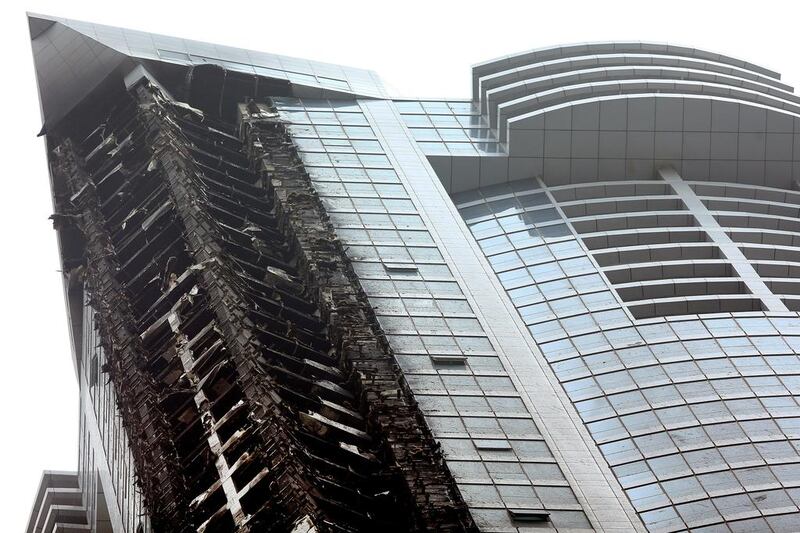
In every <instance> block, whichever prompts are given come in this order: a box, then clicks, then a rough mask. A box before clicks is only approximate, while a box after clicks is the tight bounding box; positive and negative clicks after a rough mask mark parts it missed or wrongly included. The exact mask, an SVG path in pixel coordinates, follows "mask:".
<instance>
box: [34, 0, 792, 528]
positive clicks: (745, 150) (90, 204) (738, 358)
mask: <svg viewBox="0 0 800 533" xmlns="http://www.w3.org/2000/svg"><path fill="white" fill-rule="evenodd" d="M29 21H30V27H31V39H32V44H33V50H34V57H35V62H36V72H37V79H38V83H39V93H40V101H41V105H42V115H43V122H44V127H43V133H44V134H45V135H46V141H47V149H48V151H47V153H48V158H49V163H50V171H51V183H52V190H53V198H54V206H55V213H54V215H53V221H54V225H55V227H56V229H57V231H58V235H59V244H60V248H61V257H62V262H63V269H64V272H65V281H64V286H65V294H66V298H67V304H68V310H69V315H70V324H71V328H72V338H73V342H74V349H73V352H74V355H75V363H76V370H77V374H78V379H79V382H80V390H81V447H80V449H81V453H80V460H79V468H78V473H77V474H76V475H69V474H64V473H51V474H48V475H45V477H44V478H43V483H42V488H41V490H40V493H39V495H38V496H37V499H36V504H35V506H34V510H33V513H32V517H31V522H30V525H29V531H30V532H34V531H52V530H54V529H53V528H54V527H61V528H62V530H64V531H69V530H70V529H69V528H70V527H72V528H73V529H74V530H81V531H85V530H87V529H88V530H91V531H101V532H105V531H114V532H115V533H117V532H130V533H134V532H137V533H138V532H140V531H141V532H145V531H151V530H153V531H296V532H306V531H320V532H322V531H378V530H381V529H384V530H389V531H426V530H427V531H473V530H481V531H503V532H505V531H521V530H525V529H529V528H543V529H553V530H557V531H562V532H566V531H589V530H597V531H619V532H622V531H625V532H627V531H645V530H650V531H686V530H691V531H703V532H712V531H714V532H716V531H728V532H730V531H787V532H788V531H797V530H798V528H800V509H798V505H800V452H799V451H798V446H800V441H798V439H799V438H800V407H798V404H797V403H796V400H795V397H796V396H797V395H798V394H799V393H800V377H798V376H800V362H799V361H798V359H797V354H796V352H797V348H798V346H800V337H798V335H800V317H798V314H797V311H798V310H800V305H799V302H800V290H799V289H798V287H800V284H798V281H799V280H800V274H798V272H800V192H797V189H798V184H797V180H798V179H800V99H798V97H796V96H795V95H794V94H793V93H792V90H791V88H790V87H788V86H786V85H785V84H783V83H782V82H781V81H780V76H779V75H778V74H776V73H774V72H771V71H768V70H766V69H763V68H761V67H758V66H756V65H752V64H750V63H747V62H744V61H740V60H737V59H733V58H730V57H726V56H722V55H719V54H713V53H709V52H704V51H700V50H695V49H691V48H685V47H677V46H671V45H661V44H647V43H629V42H625V43H608V44H583V45H572V46H562V47H558V48H548V49H542V50H534V51H530V52H525V53H521V54H517V55H513V56H508V57H505V58H501V59H498V60H495V61H490V62H487V63H483V64H479V65H477V66H475V67H474V69H473V98H472V99H471V100H435V101H433V100H430V101H428V100H424V101H420V100H408V99H396V98H395V99H393V98H392V97H390V96H389V95H388V94H387V93H386V91H385V90H384V89H383V87H382V86H381V84H380V81H379V79H378V77H377V76H376V75H375V74H374V73H372V72H369V71H364V70H359V69H352V68H345V67H340V66H335V65H328V64H321V63H315V62H310V61H306V60H300V59H295V58H288V57H283V56H275V55H270V54H264V53H260V52H253V51H247V50H241V49H233V48H229V47H224V46H219V45H211V44H207V43H200V42H195V41H187V40H183V39H176V38H171V37H164V36H159V35H151V34H145V33H141V32H135V31H130V30H123V29H119V28H109V27H105V26H98V25H94V24H87V23H82V22H75V21H70V20H63V19H53V18H50V17H43V16H39V15H31V16H30V18H29ZM56 524H61V525H60V526H57V525H56ZM67 524H73V525H71V526H70V525H67ZM55 530H58V529H55Z"/></svg>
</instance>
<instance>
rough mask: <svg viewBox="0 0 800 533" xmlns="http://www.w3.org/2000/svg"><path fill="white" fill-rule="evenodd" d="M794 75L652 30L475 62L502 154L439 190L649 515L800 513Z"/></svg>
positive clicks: (683, 523)
mask: <svg viewBox="0 0 800 533" xmlns="http://www.w3.org/2000/svg"><path fill="white" fill-rule="evenodd" d="M779 80H780V75H778V74H777V73H775V72H771V71H769V70H767V69H764V68H761V67H758V66H756V65H753V64H751V63H747V62H744V61H740V60H736V59H733V58H729V57H726V56H721V55H718V54H712V53H708V52H703V51H699V50H694V49H689V48H682V47H673V46H669V45H649V44H643V43H616V44H588V45H574V46H567V47H561V48H553V49H543V50H536V51H532V52H526V53H522V54H517V55H513V56H508V57H506V58H501V59H499V60H496V61H493V62H489V63H484V64H480V65H477V66H476V67H475V68H474V70H473V94H474V97H475V100H476V102H475V105H476V110H479V111H480V112H481V114H482V115H483V118H484V120H485V121H486V123H487V125H488V127H489V128H491V129H492V130H494V132H495V134H496V137H497V139H498V141H499V142H500V143H502V145H503V146H504V147H505V149H506V153H507V158H508V172H507V174H506V175H505V176H500V175H499V173H495V174H494V175H491V174H490V173H486V174H485V175H482V176H480V179H479V180H478V184H479V185H478V187H476V188H473V189H472V190H466V189H467V188H466V187H460V186H459V185H458V176H457V173H456V172H453V173H451V175H450V176H449V181H445V186H446V187H447V188H448V189H449V190H450V193H451V197H452V198H453V200H454V203H455V204H456V206H457V207H458V209H459V211H460V213H461V215H462V217H463V219H464V221H465V222H466V224H467V226H468V227H469V230H470V232H471V233H472V235H473V237H474V238H475V240H476V241H477V244H478V246H479V247H480V249H481V250H482V251H483V254H484V255H485V257H486V258H487V261H488V263H489V265H490V268H491V269H492V270H493V271H494V272H495V274H496V276H497V278H498V280H499V281H500V283H501V284H502V286H503V287H504V289H505V292H506V294H507V295H508V297H509V300H510V301H511V303H512V304H513V306H514V307H515V308H516V310H517V313H518V315H519V316H520V318H521V319H522V320H523V321H524V322H525V325H526V326H527V328H528V331H529V333H530V335H531V337H532V338H533V339H534V340H535V342H536V345H537V347H538V348H539V350H541V352H542V354H543V356H544V358H545V359H546V360H547V362H548V363H549V367H550V369H551V370H552V372H553V374H554V375H555V376H556V378H557V380H558V381H559V382H560V383H561V385H562V387H563V389H564V391H565V393H566V395H567V396H568V397H569V399H570V401H571V402H572V404H573V406H574V407H575V409H576V411H577V412H578V414H579V416H580V418H581V419H582V421H583V423H584V424H585V426H586V428H587V429H588V431H589V433H590V434H591V436H592V438H593V439H594V442H595V443H596V445H597V446H598V448H599V449H600V450H601V452H602V454H603V456H604V457H605V459H606V461H607V462H608V464H609V466H610V467H611V468H612V470H613V472H614V474H615V475H616V477H617V479H618V481H619V483H620V485H621V486H622V487H623V489H624V491H625V493H626V494H627V496H628V498H629V499H630V501H631V503H632V504H633V506H634V508H635V509H636V510H637V512H638V513H639V516H640V517H641V519H642V521H643V522H644V524H645V526H646V527H647V528H648V529H649V530H650V531H703V532H711V531H713V532H717V531H720V532H722V531H725V532H731V531H784V532H790V531H796V530H797V529H798V524H800V507H799V506H800V441H798V439H800V406H799V405H798V403H797V397H798V395H799V394H800V375H799V374H800V360H798V357H797V353H798V349H799V348H800V316H798V313H797V311H798V310H800V305H799V304H800V285H799V284H798V282H800V193H798V192H797V190H796V189H797V178H798V171H800V165H798V159H799V158H800V137H799V136H800V120H798V117H800V115H798V110H800V109H799V108H798V105H797V104H798V98H797V97H796V96H795V95H794V94H793V93H792V92H791V91H792V89H791V87H789V86H787V85H785V84H783V83H781V82H780V81H779ZM451 166H452V167H453V168H455V167H456V166H457V163H456V162H455V160H453V161H452V162H451Z"/></svg>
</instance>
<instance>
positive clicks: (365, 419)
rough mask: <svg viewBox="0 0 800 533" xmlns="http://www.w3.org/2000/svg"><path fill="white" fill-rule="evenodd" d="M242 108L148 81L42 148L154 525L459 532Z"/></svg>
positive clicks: (303, 184) (329, 255)
mask: <svg viewBox="0 0 800 533" xmlns="http://www.w3.org/2000/svg"><path fill="white" fill-rule="evenodd" d="M265 111H266V112H265ZM241 113H242V117H241V118H242V121H241V127H240V130H239V132H237V131H236V130H235V129H234V128H233V127H232V126H231V125H230V124H226V123H221V122H217V121H216V119H214V118H211V117H209V116H208V115H206V114H204V113H203V112H198V111H197V110H196V109H194V108H193V107H190V106H188V105H186V104H182V103H179V102H174V101H172V100H170V99H169V98H167V97H166V96H164V95H163V94H162V93H161V92H160V91H159V89H158V88H156V87H155V86H153V85H151V84H149V83H147V82H146V81H143V82H141V83H140V84H138V85H136V86H135V87H134V88H133V89H132V90H131V93H130V94H129V95H128V96H127V100H126V101H125V102H120V105H119V106H118V107H117V109H116V110H115V111H114V112H113V113H112V114H111V115H110V116H109V117H107V118H106V119H105V120H103V121H102V124H101V125H100V126H99V127H97V128H96V129H95V131H94V132H93V133H92V134H91V135H89V136H88V137H87V138H86V139H84V140H82V141H80V142H75V141H71V140H66V141H65V142H63V143H62V144H61V145H60V146H59V147H58V148H57V149H56V150H54V152H53V155H52V158H51V159H52V164H53V172H54V175H58V176H59V178H60V179H63V180H64V182H65V183H66V184H67V186H68V187H67V188H68V194H66V195H63V197H59V198H58V199H57V210H58V213H57V214H56V215H54V223H58V224H59V225H60V226H62V227H63V226H68V227H71V228H73V230H74V233H76V234H79V235H80V236H81V239H82V241H83V249H84V252H85V257H84V258H83V260H81V261H77V262H76V264H75V266H74V269H75V271H76V272H79V273H80V277H79V279H80V280H83V281H84V282H85V287H86V290H87V291H88V292H89V294H90V302H91V305H92V307H93V308H94V310H95V312H96V314H97V323H98V327H99V330H100V331H99V333H100V337H101V339H102V343H103V348H104V349H105V352H106V354H108V360H109V364H108V365H107V368H106V370H107V372H108V374H109V378H110V379H111V380H112V381H113V383H114V385H115V387H116V390H117V397H118V402H119V406H118V407H119V411H120V414H121V417H122V420H123V423H124V425H125V427H126V429H127V431H128V434H129V435H130V436H131V446H132V451H133V454H134V457H135V461H136V467H137V472H138V476H139V479H138V481H139V484H140V486H141V489H142V492H143V494H144V496H145V500H146V502H147V505H148V510H149V512H150V514H151V520H152V524H153V527H154V529H155V530H156V531H165V532H166V531H170V532H172V531H175V532H180V531H197V532H205V531H208V532H211V531H237V532H245V531H259V532H260V531H298V532H299V531H320V532H321V531H342V532H355V531H381V530H383V531H431V530H436V531H462V530H471V529H474V525H473V523H472V521H471V518H470V516H469V514H468V512H467V510H466V507H465V505H464V503H463V501H462V500H461V498H460V496H459V493H458V490H457V488H456V486H455V483H454V482H453V480H452V478H451V476H450V474H449V472H448V470H447V468H446V466H445V465H444V462H443V459H442V457H441V454H440V452H439V451H438V447H437V445H436V443H435V441H434V440H433V438H432V436H431V433H430V431H429V430H428V428H427V427H426V425H425V422H424V419H423V417H422V415H421V413H420V411H419V409H418V408H417V405H416V403H415V402H414V400H413V397H412V395H411V393H410V390H409V389H408V387H407V385H406V384H405V383H404V382H403V379H402V376H401V373H400V371H399V370H398V368H397V366H396V363H395V360H394V358H393V356H392V354H391V352H390V351H389V348H388V344H387V343H386V341H385V338H384V337H383V335H382V334H381V332H380V329H379V326H378V325H377V321H376V320H375V317H374V315H373V313H372V310H371V308H370V307H369V305H368V303H367V301H366V298H365V296H364V295H363V293H362V292H361V291H360V289H359V285H358V282H357V280H356V278H355V275H354V273H353V271H352V268H351V266H350V264H349V262H348V261H347V259H346V256H345V254H344V252H343V250H342V248H341V246H340V244H339V243H338V241H337V240H336V239H335V237H334V234H333V232H332V229H331V227H330V226H329V224H328V223H327V221H326V220H327V218H326V216H325V213H324V210H323V208H322V206H321V204H320V202H319V200H318V198H317V197H316V196H315V195H314V194H313V190H312V189H311V188H310V182H309V180H308V177H307V175H305V173H304V171H303V169H302V165H301V164H300V162H299V160H298V158H297V155H296V153H294V151H293V149H292V147H291V142H290V139H289V138H288V136H287V133H286V131H285V128H284V127H283V125H282V124H281V123H280V122H279V121H278V120H276V119H275V117H274V115H273V114H271V113H269V112H268V109H267V108H266V107H258V106H254V105H250V106H249V107H248V106H242V107H241ZM237 133H240V134H241V137H240V135H238V134H237ZM240 138H241V139H244V143H243V142H242V141H240Z"/></svg>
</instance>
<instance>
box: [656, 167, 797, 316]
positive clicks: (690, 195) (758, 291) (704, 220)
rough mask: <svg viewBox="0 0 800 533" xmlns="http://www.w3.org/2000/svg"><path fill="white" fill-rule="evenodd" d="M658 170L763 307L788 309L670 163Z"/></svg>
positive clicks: (784, 310)
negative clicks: (669, 165)
mask: <svg viewBox="0 0 800 533" xmlns="http://www.w3.org/2000/svg"><path fill="white" fill-rule="evenodd" d="M658 174H659V175H660V176H661V179H663V180H664V181H665V182H667V183H669V184H670V186H671V187H672V189H673V190H674V191H675V194H677V195H678V196H679V197H680V199H681V200H682V201H683V203H684V205H685V206H686V209H687V210H688V211H689V212H690V213H691V214H692V216H694V218H695V220H697V224H698V225H699V227H700V228H702V229H703V230H704V231H705V232H706V234H707V235H708V236H709V238H710V239H711V241H712V242H713V243H714V244H716V245H717V246H718V247H719V249H720V251H721V252H722V253H723V254H724V255H725V257H726V258H727V259H728V260H729V261H730V263H731V266H732V267H733V269H734V270H735V271H736V273H737V274H738V275H739V277H740V278H741V280H742V283H744V284H745V286H747V289H748V290H749V291H750V293H751V294H753V295H754V296H757V297H758V298H759V299H760V300H761V302H762V303H763V304H764V308H765V309H764V310H765V311H772V312H776V313H788V312H789V310H788V309H787V308H786V306H785V305H784V303H783V302H782V301H781V299H780V298H778V297H777V296H775V295H774V294H773V293H772V291H771V290H770V289H769V287H767V285H766V284H765V283H764V280H762V279H761V276H759V274H758V272H756V270H755V269H754V268H753V265H752V264H751V263H750V261H749V260H748V259H747V258H746V257H745V256H744V254H743V253H742V251H741V250H740V249H739V247H738V246H737V245H736V243H734V242H733V241H732V240H731V238H730V236H729V235H728V234H727V233H726V232H725V230H724V229H723V228H722V226H720V225H719V222H717V219H716V218H714V215H712V214H711V212H710V211H709V210H708V208H707V207H706V206H705V204H703V202H702V200H700V198H698V197H697V194H695V192H694V190H693V189H692V188H691V187H690V186H689V184H688V183H686V182H685V181H683V178H682V177H681V176H680V174H678V173H677V172H676V171H675V169H674V168H672V167H662V168H659V169H658Z"/></svg>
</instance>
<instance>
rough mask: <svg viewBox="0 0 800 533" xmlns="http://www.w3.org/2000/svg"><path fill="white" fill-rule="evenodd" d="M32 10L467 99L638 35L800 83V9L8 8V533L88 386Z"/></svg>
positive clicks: (66, 461)
mask: <svg viewBox="0 0 800 533" xmlns="http://www.w3.org/2000/svg"><path fill="white" fill-rule="evenodd" d="M211 6H216V7H214V8H212V7H211ZM25 11H31V12H38V13H45V14H50V15H58V16H62V17H67V18H73V19H82V20H88V21H92V22H98V23H102V24H110V25H114V26H124V27H129V28H134V29H137V30H143V31H148V32H153V33H163V34H167V35H174V36H179V37H185V38H190V39H198V40H202V41H209V42H215V43H222V44H226V45H230V46H238V47H242V48H249V49H254V50H262V51H266V52H272V53H278V54H285V55H292V56H299V57H305V58H309V59H315V60H320V61H327V62H332V63H339V64H343V65H350V66H354V67H363V68H370V69H373V70H376V71H377V72H378V73H379V74H381V76H382V77H383V79H384V81H385V83H386V85H387V87H388V88H389V90H390V91H391V92H392V93H393V94H396V95H402V96H449V97H467V96H469V92H470V78H469V76H470V66H471V65H472V64H473V63H477V62H479V61H483V60H486V59H491V58H494V57H497V56H501V55H505V54H508V53H511V52H516V51H520V50H526V49H530V48H538V47H541V46H547V45H552V44H560V43H571V42H579V41H598V40H600V41H602V40H628V39H633V40H649V41H661V42H672V43H677V44H688V45H691V46H694V47H698V48H706V49H709V50H713V51H716V52H721V53H724V54H728V55H732V56H735V57H739V58H742V59H746V60H749V61H752V62H754V63H757V64H761V65H763V66H766V67H769V68H772V69H774V70H777V71H779V72H782V73H783V74H784V78H783V79H784V80H785V81H786V82H788V83H790V84H794V83H800V61H798V38H797V30H798V20H800V18H799V17H798V15H800V4H798V3H795V2H792V1H784V2H777V1H775V2H772V1H764V0H762V1H760V2H735V1H727V2H711V1H704V2H701V1H698V0H692V1H683V0H669V1H665V2H646V1H641V0H639V1H632V2H631V1H626V2H613V1H605V2H599V1H593V2H577V1H568V0H560V1H554V2H534V1H520V2H508V1H500V0H493V1H490V2H486V1H482V2H468V1H466V0H463V1H460V2H444V1H431V0H428V1H415V0H405V1H403V2H381V1H379V0H378V1H376V0H372V1H365V2H348V1H345V0H337V1H330V0H329V1H327V2H310V1H303V0H285V1H269V0H260V1H258V2H242V1H236V0H223V1H215V2H209V1H203V0H195V1H193V2H180V1H172V2H169V1H164V0H161V1H158V2H155V1H151V0H131V1H127V2H121V1H109V0H105V1H92V0H83V1H78V0H75V1H71V2H64V1H63V0H62V1H54V0H29V1H18V0H3V1H2V7H0V30H2V33H0V40H2V50H3V55H4V57H5V60H4V61H5V63H4V68H3V71H2V72H3V74H2V79H3V81H2V83H0V91H2V100H0V102H2V115H0V120H2V124H3V126H2V127H0V136H2V143H0V154H2V163H3V164H2V170H0V173H1V174H2V178H0V179H2V182H3V186H2V189H0V217H1V218H0V244H2V248H1V249H0V250H2V251H0V284H2V288H3V291H2V294H3V300H2V304H3V305H2V307H0V313H1V314H2V316H0V332H2V335H0V342H1V344H0V361H2V363H1V364H2V366H0V380H1V381H0V409H1V410H2V414H3V416H2V425H0V458H1V459H0V460H2V461H3V467H2V469H3V471H4V472H5V475H4V478H3V481H2V483H0V515H2V517H3V518H2V521H3V523H4V524H6V525H5V526H3V529H4V530H5V531H9V532H16V531H22V530H23V527H24V526H25V523H26V521H27V517H28V513H29V510H30V507H31V503H32V498H33V496H34V490H35V489H36V486H37V484H38V482H39V476H40V473H41V471H42V470H43V469H61V470H70V469H74V468H75V467H76V465H77V429H78V419H77V415H78V397H77V386H76V380H75V375H74V372H73V369H72V362H71V356H70V349H69V343H68V338H67V327H66V320H65V311H64V304H63V298H62V292H61V282H60V277H59V276H60V274H59V273H58V272H57V269H58V261H57V253H56V242H55V233H54V232H53V230H52V228H51V225H50V222H49V221H48V220H47V217H48V216H49V215H50V213H51V210H52V209H51V202H50V195H49V188H48V177H47V169H46V166H45V154H44V148H43V142H42V140H41V139H37V138H36V133H37V132H38V131H39V128H40V127H41V123H40V115H39V105H38V100H37V96H36V86H35V80H34V74H33V65H32V60H31V53H30V45H29V36H28V28H27V23H26V20H25ZM6 528H8V529H6Z"/></svg>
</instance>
